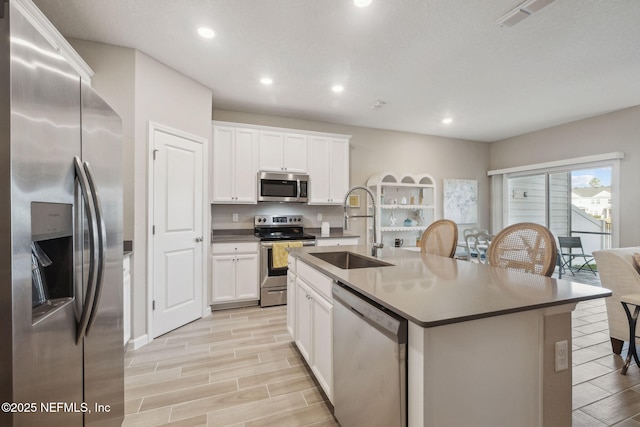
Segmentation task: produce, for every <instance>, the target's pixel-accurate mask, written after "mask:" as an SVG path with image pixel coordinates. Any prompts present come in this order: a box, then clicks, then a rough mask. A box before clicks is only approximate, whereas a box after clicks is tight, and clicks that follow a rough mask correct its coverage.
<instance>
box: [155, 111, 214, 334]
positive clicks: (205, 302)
mask: <svg viewBox="0 0 640 427" xmlns="http://www.w3.org/2000/svg"><path fill="white" fill-rule="evenodd" d="M155 131H160V132H164V133H167V134H169V135H173V136H177V137H179V138H184V139H188V140H190V141H193V142H195V143H198V144H202V198H203V203H202V211H203V212H202V232H203V236H204V237H207V236H208V235H209V229H210V223H211V212H210V209H211V207H210V206H211V205H210V204H209V197H208V194H209V186H208V184H209V168H208V164H209V162H208V159H209V144H208V143H209V140H208V139H207V138H203V137H201V136H198V135H194V134H192V133H188V132H184V131H181V130H179V129H175V128H172V127H170V126H166V125H163V124H160V123H157V122H153V121H151V120H150V121H149V126H148V134H147V265H146V266H145V268H146V271H147V274H146V277H147V283H146V292H147V304H146V309H147V338H148V339H147V343H150V342H151V341H153V295H154V294H153V292H154V288H153V262H154V258H153V254H154V250H153V230H152V227H153V217H154V209H153V206H154V203H153V195H154V194H153V189H154V184H155V182H154V174H153V150H154V147H155V139H154V138H155ZM202 243H203V248H202V317H206V316H208V315H209V314H211V306H210V305H209V299H208V283H209V281H208V277H209V275H208V263H207V260H208V258H209V248H210V246H211V245H210V244H209V239H208V238H205V239H204V241H203V242H202Z"/></svg>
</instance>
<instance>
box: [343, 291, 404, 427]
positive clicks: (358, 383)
mask: <svg viewBox="0 0 640 427" xmlns="http://www.w3.org/2000/svg"><path fill="white" fill-rule="evenodd" d="M333 298H334V306H333V397H334V415H335V417H336V419H337V420H338V422H339V423H340V425H341V426H342V427H356V426H366V427H371V426H381V427H382V426H384V427H395V426H399V427H405V426H406V425H407V362H406V351H407V349H406V347H407V320H406V319H403V318H401V317H399V316H397V315H396V314H395V313H391V312H389V311H387V310H385V309H384V308H383V307H381V306H380V305H378V304H376V303H375V302H373V301H370V300H368V299H366V298H365V297H363V296H362V295H359V294H356V293H355V292H353V291H351V290H349V289H347V288H346V287H345V286H344V285H342V284H340V283H337V284H336V283H334V285H333Z"/></svg>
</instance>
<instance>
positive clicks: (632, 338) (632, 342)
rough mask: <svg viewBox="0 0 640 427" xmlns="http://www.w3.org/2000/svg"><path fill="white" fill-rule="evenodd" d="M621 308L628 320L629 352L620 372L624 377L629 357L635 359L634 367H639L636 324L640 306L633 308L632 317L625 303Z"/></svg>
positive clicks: (629, 360)
mask: <svg viewBox="0 0 640 427" xmlns="http://www.w3.org/2000/svg"><path fill="white" fill-rule="evenodd" d="M622 307H623V308H624V311H625V313H627V319H628V320H629V352H628V353H627V360H625V362H624V366H623V367H622V371H621V372H620V373H621V374H622V375H626V373H627V369H629V365H630V364H631V357H633V358H634V359H635V361H636V365H638V367H640V360H638V353H637V351H636V324H637V323H638V313H640V306H635V310H634V311H633V315H631V312H630V311H629V307H628V306H627V304H626V303H624V302H623V303H622Z"/></svg>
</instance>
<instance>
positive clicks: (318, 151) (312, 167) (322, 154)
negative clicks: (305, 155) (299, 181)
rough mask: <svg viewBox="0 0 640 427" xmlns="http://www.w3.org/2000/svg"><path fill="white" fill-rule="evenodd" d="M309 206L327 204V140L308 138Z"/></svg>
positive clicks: (314, 137) (328, 191)
mask: <svg viewBox="0 0 640 427" xmlns="http://www.w3.org/2000/svg"><path fill="white" fill-rule="evenodd" d="M309 178H310V181H311V183H310V185H309V204H316V205H326V204H329V203H330V202H329V198H330V190H329V138H322V137H317V136H313V137H310V138H309Z"/></svg>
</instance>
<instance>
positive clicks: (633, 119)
mask: <svg viewBox="0 0 640 427" xmlns="http://www.w3.org/2000/svg"><path fill="white" fill-rule="evenodd" d="M617 151H621V152H623V153H624V154H625V158H624V159H623V160H622V161H621V164H620V189H619V190H620V192H619V197H620V224H619V231H620V244H619V246H621V247H627V246H638V245H639V244H640V221H638V215H639V213H640V106H636V107H632V108H627V109H624V110H620V111H616V112H613V113H609V114H604V115H601V116H597V117H592V118H589V119H585V120H579V121H576V122H572V123H568V124H565V125H560V126H555V127H552V128H549V129H544V130H541V131H537V132H532V133H528V134H525V135H520V136H517V137H513V138H509V139H505V140H503V141H498V142H494V143H492V144H491V146H490V168H489V169H504V168H510V167H515V166H524V165H530V164H535V163H544V162H550V161H555V160H562V159H572V158H575V157H582V156H588V155H595V154H604V153H611V152H617Z"/></svg>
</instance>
